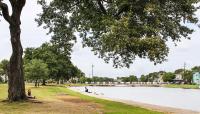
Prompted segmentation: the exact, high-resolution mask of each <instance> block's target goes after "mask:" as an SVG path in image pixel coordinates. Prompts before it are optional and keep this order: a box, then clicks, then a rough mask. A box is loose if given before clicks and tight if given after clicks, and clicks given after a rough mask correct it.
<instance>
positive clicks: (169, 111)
mask: <svg viewBox="0 0 200 114" xmlns="http://www.w3.org/2000/svg"><path fill="white" fill-rule="evenodd" d="M70 89H71V90H73V91H76V92H80V91H78V90H75V89H72V88H70ZM80 93H81V94H84V95H89V96H93V97H97V98H100V99H106V100H111V101H117V102H122V103H125V104H129V105H134V106H138V107H142V108H146V109H150V110H155V111H159V112H164V113H165V114H200V112H195V111H191V110H184V109H178V108H171V107H164V106H158V105H152V104H145V103H140V102H134V101H128V100H121V99H111V98H107V97H104V96H102V95H95V94H93V93H85V92H80ZM199 108H200V107H199Z"/></svg>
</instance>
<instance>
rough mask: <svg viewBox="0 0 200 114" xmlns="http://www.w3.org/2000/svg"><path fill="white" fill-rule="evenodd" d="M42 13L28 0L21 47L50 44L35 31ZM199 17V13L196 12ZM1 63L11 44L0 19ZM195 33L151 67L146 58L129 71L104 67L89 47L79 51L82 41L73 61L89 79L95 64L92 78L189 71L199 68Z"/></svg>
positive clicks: (197, 33) (198, 32) (199, 42)
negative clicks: (39, 15)
mask: <svg viewBox="0 0 200 114" xmlns="http://www.w3.org/2000/svg"><path fill="white" fill-rule="evenodd" d="M40 12H41V8H40V6H39V5H37V4H36V0H27V4H26V6H25V8H24V10H23V13H22V18H21V19H22V27H21V28H22V36H21V38H22V45H23V47H24V48H26V47H38V46H40V45H41V44H42V43H44V42H46V41H49V39H50V36H47V35H46V30H44V29H43V28H41V27H40V28H38V27H37V23H36V22H35V21H34V19H35V18H36V15H37V14H38V13H40ZM197 15H198V17H200V11H198V12H197ZM0 20H1V22H0V60H2V59H9V57H10V55H11V44H10V37H9V29H8V28H9V26H8V24H7V23H6V22H5V21H4V20H3V19H2V17H0ZM193 28H194V29H195V32H194V33H193V34H192V35H191V37H192V39H191V40H184V39H183V40H182V42H181V43H178V46H174V44H173V43H170V42H169V43H168V44H169V47H170V53H169V56H168V58H167V59H168V61H166V62H164V63H163V64H159V65H156V66H154V64H153V63H151V62H149V61H148V60H145V59H137V60H135V61H134V63H133V64H132V65H131V67H130V68H129V69H127V68H122V69H115V68H113V67H112V64H106V63H104V61H103V60H101V59H99V58H98V57H97V56H94V54H93V53H92V52H91V51H90V49H89V48H82V47H81V42H78V43H77V44H76V45H75V46H74V48H73V50H74V51H73V53H72V62H73V63H74V64H75V65H77V66H78V67H79V68H80V69H81V70H82V71H83V72H84V73H85V74H86V75H87V76H91V72H92V64H94V75H98V76H108V77H117V76H128V75H131V74H134V75H137V76H138V77H139V76H140V75H141V74H148V73H150V72H155V71H160V70H165V71H174V70H175V69H178V68H182V67H183V64H184V62H185V63H186V68H188V69H189V68H191V67H193V66H196V65H200V53H199V52H200V51H199V50H200V38H199V37H200V29H198V28H197V27H193Z"/></svg>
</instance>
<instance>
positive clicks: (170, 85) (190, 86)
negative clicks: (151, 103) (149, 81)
mask: <svg viewBox="0 0 200 114" xmlns="http://www.w3.org/2000/svg"><path fill="white" fill-rule="evenodd" d="M164 87H167V88H183V89H199V86H198V85H187V84H181V85H178V84H168V85H165V86H164Z"/></svg>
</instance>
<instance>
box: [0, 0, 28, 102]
mask: <svg viewBox="0 0 200 114" xmlns="http://www.w3.org/2000/svg"><path fill="white" fill-rule="evenodd" d="M9 2H10V4H11V7H12V15H11V16H10V13H9V7H8V5H7V4H6V3H3V1H2V0H0V8H1V10H2V15H3V17H4V19H5V20H6V21H7V22H8V23H9V24H10V35H11V44H12V56H11V58H10V63H9V71H8V99H9V101H11V102H12V101H19V100H24V99H26V94H25V83H24V74H23V61H22V54H23V49H22V45H21V41H20V34H21V29H20V25H21V20H20V17H21V12H22V9H23V7H24V5H25V3H26V0H9Z"/></svg>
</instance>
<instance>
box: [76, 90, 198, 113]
mask: <svg viewBox="0 0 200 114" xmlns="http://www.w3.org/2000/svg"><path fill="white" fill-rule="evenodd" d="M87 88H88V89H89V91H91V92H93V93H96V94H101V95H103V96H105V97H108V98H114V99H122V100H131V101H137V102H141V103H148V104H154V105H160V106H168V107H174V108H181V109H188V110H193V111H199V112H200V90H194V89H175V88H160V87H157V88H156V87H87ZM73 89H76V90H79V91H84V87H73Z"/></svg>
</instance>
